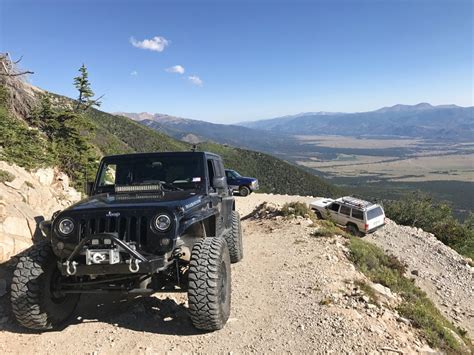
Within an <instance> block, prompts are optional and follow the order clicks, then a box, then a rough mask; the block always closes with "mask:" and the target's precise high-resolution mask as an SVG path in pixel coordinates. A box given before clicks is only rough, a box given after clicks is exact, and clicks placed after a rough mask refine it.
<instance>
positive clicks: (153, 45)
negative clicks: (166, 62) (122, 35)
mask: <svg viewBox="0 0 474 355" xmlns="http://www.w3.org/2000/svg"><path fill="white" fill-rule="evenodd" d="M130 43H131V44H132V46H134V47H136V48H140V49H148V50H150V51H154V52H163V51H164V50H165V48H166V47H167V46H169V44H170V41H168V40H167V39H166V38H164V37H161V36H155V37H153V38H151V39H144V40H143V41H138V40H136V39H135V38H134V37H131V38H130Z"/></svg>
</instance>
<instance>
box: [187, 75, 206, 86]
mask: <svg viewBox="0 0 474 355" xmlns="http://www.w3.org/2000/svg"><path fill="white" fill-rule="evenodd" d="M188 80H189V81H190V82H191V83H193V84H194V85H197V86H202V84H204V82H203V81H202V80H201V78H200V77H199V76H197V75H190V76H188Z"/></svg>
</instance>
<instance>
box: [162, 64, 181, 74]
mask: <svg viewBox="0 0 474 355" xmlns="http://www.w3.org/2000/svg"><path fill="white" fill-rule="evenodd" d="M165 70H166V71H167V72H168V73H176V74H184V71H185V70H184V67H183V66H182V65H173V66H172V67H169V68H166V69H165Z"/></svg>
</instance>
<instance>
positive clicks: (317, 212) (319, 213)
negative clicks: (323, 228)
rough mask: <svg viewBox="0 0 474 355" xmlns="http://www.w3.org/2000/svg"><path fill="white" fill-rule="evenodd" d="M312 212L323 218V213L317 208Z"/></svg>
mask: <svg viewBox="0 0 474 355" xmlns="http://www.w3.org/2000/svg"><path fill="white" fill-rule="evenodd" d="M314 214H315V215H316V217H318V219H323V215H322V214H321V212H319V211H318V210H314Z"/></svg>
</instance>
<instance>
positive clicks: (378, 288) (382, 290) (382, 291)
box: [370, 284, 395, 300]
mask: <svg viewBox="0 0 474 355" xmlns="http://www.w3.org/2000/svg"><path fill="white" fill-rule="evenodd" d="M370 287H371V288H372V289H373V290H374V291H375V292H377V293H378V294H379V295H381V296H383V297H386V298H388V299H390V300H393V299H395V296H394V295H393V293H392V291H391V290H390V289H389V288H388V287H385V286H384V285H381V284H371V285H370Z"/></svg>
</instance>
